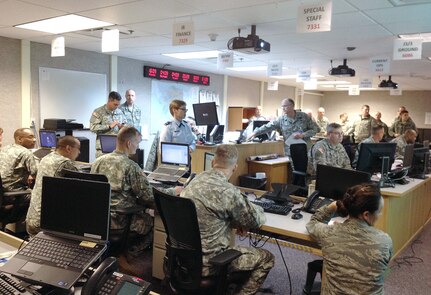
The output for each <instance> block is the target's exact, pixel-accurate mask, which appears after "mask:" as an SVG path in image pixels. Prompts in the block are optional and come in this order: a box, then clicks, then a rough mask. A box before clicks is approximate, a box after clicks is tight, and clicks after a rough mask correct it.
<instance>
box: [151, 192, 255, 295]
mask: <svg viewBox="0 0 431 295" xmlns="http://www.w3.org/2000/svg"><path fill="white" fill-rule="evenodd" d="M153 195H154V199H155V202H156V207H157V210H158V213H159V214H160V217H161V219H162V221H163V225H164V227H165V230H166V234H167V238H166V256H165V258H164V267H163V269H164V272H165V279H166V280H168V282H169V284H170V287H171V289H172V291H174V292H175V293H176V294H214V292H216V293H215V294H218V295H223V294H226V288H227V285H228V283H229V282H238V281H241V280H243V279H245V274H233V275H230V276H228V274H227V270H228V266H229V264H230V263H231V262H232V261H233V260H234V259H236V258H237V257H239V256H240V255H241V252H239V251H237V250H234V249H228V250H226V251H225V252H222V253H220V254H219V255H216V256H215V257H212V258H211V259H210V261H209V262H210V263H211V264H213V265H214V266H215V267H216V268H218V272H217V275H215V276H210V277H202V245H201V236H200V231H199V224H198V219H197V214H196V207H195V204H194V202H193V201H192V200H190V199H187V198H181V197H174V196H171V195H167V194H165V193H163V192H161V191H159V190H157V189H155V188H153ZM247 275H249V273H247Z"/></svg>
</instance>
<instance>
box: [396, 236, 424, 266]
mask: <svg viewBox="0 0 431 295" xmlns="http://www.w3.org/2000/svg"><path fill="white" fill-rule="evenodd" d="M416 244H422V241H421V240H420V239H419V238H417V239H416V240H414V241H413V242H412V243H411V244H410V250H411V252H412V253H413V254H412V255H406V256H403V257H398V258H395V259H394V261H393V262H394V263H395V264H394V265H391V266H390V269H393V268H394V267H398V268H401V267H402V266H404V265H408V266H413V264H418V263H423V262H424V260H423V259H422V258H420V257H417V256H416V252H415V250H414V248H413V246H414V245H416Z"/></svg>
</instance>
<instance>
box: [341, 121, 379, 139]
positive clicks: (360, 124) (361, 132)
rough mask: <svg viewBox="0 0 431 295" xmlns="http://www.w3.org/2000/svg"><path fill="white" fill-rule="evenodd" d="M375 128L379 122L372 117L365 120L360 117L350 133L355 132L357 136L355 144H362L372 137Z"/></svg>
mask: <svg viewBox="0 0 431 295" xmlns="http://www.w3.org/2000/svg"><path fill="white" fill-rule="evenodd" d="M375 126H377V122H376V119H374V118H373V117H372V116H369V117H366V118H364V117H362V115H359V119H357V120H356V121H355V122H354V123H353V126H352V127H351V128H350V130H349V132H348V133H351V132H353V133H354V134H355V142H356V143H360V142H361V141H363V140H364V139H366V138H367V137H369V136H370V135H371V129H372V128H373V127H375Z"/></svg>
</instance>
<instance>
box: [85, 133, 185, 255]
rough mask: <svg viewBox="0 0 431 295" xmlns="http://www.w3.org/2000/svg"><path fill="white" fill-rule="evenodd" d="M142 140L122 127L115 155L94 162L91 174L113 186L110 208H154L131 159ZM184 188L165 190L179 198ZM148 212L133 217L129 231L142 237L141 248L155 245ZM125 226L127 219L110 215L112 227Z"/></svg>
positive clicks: (149, 190)
mask: <svg viewBox="0 0 431 295" xmlns="http://www.w3.org/2000/svg"><path fill="white" fill-rule="evenodd" d="M140 141H141V134H140V133H139V132H138V130H137V129H136V128H134V127H132V126H125V127H123V128H121V130H120V132H119V133H118V136H117V146H116V149H115V151H114V152H112V153H110V154H105V155H103V156H101V157H99V158H97V159H96V161H94V163H93V164H92V166H91V173H97V174H104V175H106V177H107V178H108V181H109V184H110V185H111V209H117V208H127V207H131V206H135V205H143V206H145V207H147V208H148V209H152V208H154V207H155V205H154V197H153V192H152V187H151V185H150V183H149V182H148V180H147V178H146V177H145V174H144V172H143V171H142V170H141V168H140V167H139V165H138V164H137V163H135V162H134V161H132V160H131V159H129V157H128V156H129V155H131V154H134V153H135V151H136V148H137V147H138V145H139V142H140ZM181 188H182V187H175V188H170V189H166V190H165V191H166V192H167V193H169V194H172V195H178V194H179V193H180V191H181ZM148 212H149V211H148V210H146V212H140V213H137V214H135V215H134V216H133V219H132V224H131V226H130V230H132V231H135V232H137V233H138V234H140V235H143V236H144V237H143V240H142V241H141V242H142V243H141V248H147V247H149V246H150V245H151V243H152V236H153V231H152V229H153V217H152V216H150V214H148ZM125 226H126V219H125V218H124V216H119V215H117V214H115V213H112V212H111V228H112V229H121V228H124V227H125Z"/></svg>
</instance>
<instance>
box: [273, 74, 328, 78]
mask: <svg viewBox="0 0 431 295" xmlns="http://www.w3.org/2000/svg"><path fill="white" fill-rule="evenodd" d="M323 77H325V76H322V75H318V74H311V76H310V78H323ZM277 78H278V79H296V78H297V75H283V76H277Z"/></svg>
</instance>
